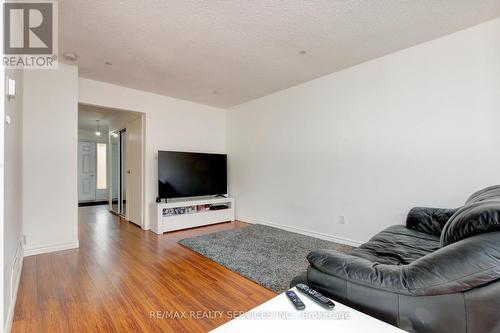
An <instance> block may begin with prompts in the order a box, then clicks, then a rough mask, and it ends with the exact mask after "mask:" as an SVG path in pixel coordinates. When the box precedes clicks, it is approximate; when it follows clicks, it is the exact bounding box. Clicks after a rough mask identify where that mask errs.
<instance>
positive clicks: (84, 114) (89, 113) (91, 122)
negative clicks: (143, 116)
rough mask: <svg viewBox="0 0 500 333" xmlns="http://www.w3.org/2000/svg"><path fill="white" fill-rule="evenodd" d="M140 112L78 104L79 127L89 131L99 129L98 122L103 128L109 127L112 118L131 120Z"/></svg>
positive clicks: (123, 120)
mask: <svg viewBox="0 0 500 333" xmlns="http://www.w3.org/2000/svg"><path fill="white" fill-rule="evenodd" d="M139 115H140V113H139V112H132V111H124V110H116V109H107V108H101V107H97V106H92V105H86V104H78V129H83V130H87V131H95V130H96V129H97V122H96V120H99V126H100V128H101V129H106V130H107V129H108V128H109V122H110V121H111V120H117V119H120V122H123V123H126V122H128V121H130V120H133V119H135V118H137V117H138V116H139Z"/></svg>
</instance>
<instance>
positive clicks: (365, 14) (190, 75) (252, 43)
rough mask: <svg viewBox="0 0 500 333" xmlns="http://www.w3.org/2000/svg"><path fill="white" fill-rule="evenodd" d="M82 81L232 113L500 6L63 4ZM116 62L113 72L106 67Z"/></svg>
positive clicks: (491, 14)
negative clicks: (232, 109)
mask: <svg viewBox="0 0 500 333" xmlns="http://www.w3.org/2000/svg"><path fill="white" fill-rule="evenodd" d="M59 13H60V15H59V38H60V42H59V51H60V56H62V54H63V53H64V52H68V51H69V52H74V53H76V54H78V56H79V58H78V60H77V61H76V64H77V65H78V66H79V73H80V75H81V76H83V77H87V78H91V79H95V80H100V81H105V82H110V83H114V84H118V85H123V86H127V87H131V88H136V89H141V90H146V91H150V92H154V93H158V94H163V95H168V96H172V97H177V98H181V99H185V100H189V101H194V102H199V103H203V104H208V105H214V106H219V107H229V106H233V105H236V104H240V103H242V102H245V101H248V100H251V99H254V98H257V97H260V96H264V95H267V94H269V93H272V92H274V91H277V90H281V89H284V88H287V87H290V86H293V85H296V84H299V83H301V82H305V81H308V80H311V79H313V78H316V77H319V76H322V75H325V74H329V73H332V72H335V71H339V70H341V69H344V68H347V67H350V66H353V65H356V64H359V63H362V62H365V61H368V60H371V59H374V58H377V57H380V56H383V55H385V54H388V53H391V52H395V51H398V50H401V49H404V48H407V47H410V46H412V45H415V44H419V43H422V42H425V41H429V40H432V39H435V38H438V37H440V36H443V35H446V34H449V33H452V32H455V31H458V30H461V29H464V28H467V27H470V26H473V25H476V24H479V23H482V22H485V21H488V20H491V19H493V18H496V17H499V16H500V1H499V0H480V1H471V0H439V1H437V0H418V1H415V0H377V1H374V0H349V1H347V0H311V1H304V0H281V1H280V0H276V1H264V0H253V1H250V0H211V1H201V0H163V1H152V0H150V1H137V0H86V1H75V0H60V1H59ZM105 62H110V63H111V65H107V64H105Z"/></svg>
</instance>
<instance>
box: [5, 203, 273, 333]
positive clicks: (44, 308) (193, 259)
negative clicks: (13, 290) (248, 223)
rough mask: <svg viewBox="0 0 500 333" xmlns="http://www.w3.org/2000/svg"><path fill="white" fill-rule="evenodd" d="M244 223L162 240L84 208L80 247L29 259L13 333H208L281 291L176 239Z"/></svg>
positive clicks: (104, 209)
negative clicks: (233, 270)
mask: <svg viewBox="0 0 500 333" xmlns="http://www.w3.org/2000/svg"><path fill="white" fill-rule="evenodd" d="M244 225H245V223H242V222H232V223H223V224H218V225H213V226H207V227H202V228H197V229H190V230H185V231H179V232H174V233H169V234H163V235H156V234H154V233H152V232H149V231H143V230H141V229H140V228H139V227H137V226H135V225H133V224H131V223H128V222H126V221H123V220H122V221H120V219H119V218H118V217H117V216H114V215H112V214H110V213H109V212H108V211H107V206H91V207H81V208H79V239H80V248H79V249H75V250H66V251H60V252H54V253H50V254H42V255H37V256H31V257H26V258H25V259H24V264H23V270H22V274H21V283H20V286H19V292H18V296H17V304H16V309H15V313H14V322H13V326H12V332H206V331H209V330H211V329H213V328H215V327H217V326H219V325H221V324H223V323H224V322H226V321H228V320H230V318H229V316H231V315H233V314H234V312H235V311H247V310H250V309H251V308H253V307H255V306H257V305H259V304H261V303H263V302H265V301H267V300H268V299H270V298H272V297H274V296H275V293H274V292H273V291H270V290H268V289H266V288H264V287H261V286H259V285H258V284H256V283H254V282H252V281H250V280H248V279H246V278H244V277H242V276H240V275H238V274H237V273H234V272H232V271H230V270H228V269H226V268H224V267H223V266H221V265H219V264H217V263H215V262H214V261H212V260H210V259H208V258H206V257H203V256H202V255H199V254H198V253H196V252H193V251H191V250H190V249H188V248H185V247H183V246H181V245H179V244H177V241H178V240H179V239H182V238H185V237H191V236H195V235H198V234H203V233H210V232H215V231H219V230H225V229H233V228H240V227H242V226H244ZM54 232H56V231H54ZM157 311H160V312H157ZM175 311H177V312H175Z"/></svg>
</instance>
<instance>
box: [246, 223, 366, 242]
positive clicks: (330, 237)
mask: <svg viewBox="0 0 500 333" xmlns="http://www.w3.org/2000/svg"><path fill="white" fill-rule="evenodd" d="M236 220H238V221H242V222H247V223H252V224H264V225H268V226H270V227H275V228H279V229H283V230H286V231H291V232H296V233H298V234H302V235H306V236H311V237H316V238H319V239H324V240H327V241H330V242H335V243H340V244H345V245H350V246H360V245H361V244H363V242H360V241H357V240H354V239H349V238H344V237H338V236H333V235H328V234H325V233H322V232H316V231H311V230H305V229H301V228H296V227H290V226H287V225H283V224H278V223H272V222H268V221H263V220H256V219H252V218H249V217H245V216H237V217H236Z"/></svg>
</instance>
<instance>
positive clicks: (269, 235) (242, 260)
mask: <svg viewBox="0 0 500 333" xmlns="http://www.w3.org/2000/svg"><path fill="white" fill-rule="evenodd" d="M179 244H182V245H184V246H186V247H188V248H190V249H192V250H194V251H196V252H198V253H200V254H202V255H204V256H206V257H208V258H210V259H212V260H214V261H216V262H218V263H219V264H221V265H223V266H225V267H227V268H229V269H230V270H232V271H235V272H237V273H239V274H241V275H243V276H245V277H247V278H249V279H251V280H253V281H255V282H257V283H258V284H260V285H262V286H264V287H266V288H269V289H271V290H274V291H276V292H277V293H281V292H283V291H285V290H287V289H288V288H289V284H290V281H291V280H292V278H293V277H294V276H295V275H297V274H299V273H300V272H303V271H305V270H306V269H307V266H308V265H309V263H308V261H307V259H306V256H307V254H308V253H309V252H311V251H312V250H316V249H334V250H338V251H343V252H346V251H349V250H350V249H352V247H351V246H348V245H343V244H338V243H334V242H329V241H326V240H322V239H318V238H314V237H309V236H304V235H301V234H297V233H294V232H289V231H285V230H282V229H278V228H273V227H269V226H265V225H262V224H253V225H250V226H248V227H244V228H239V229H232V230H225V231H220V232H216V233H212V234H207V235H201V236H197V237H192V238H185V239H182V240H180V241H179Z"/></svg>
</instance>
